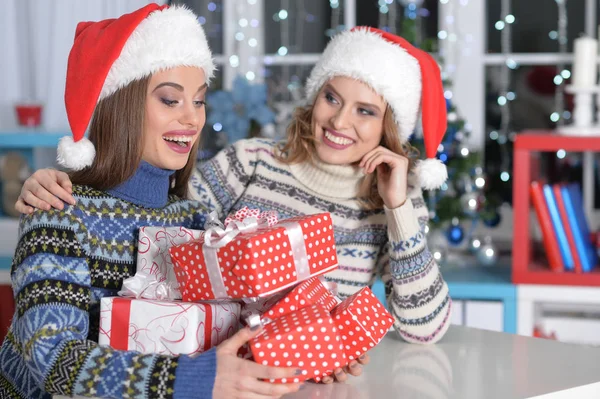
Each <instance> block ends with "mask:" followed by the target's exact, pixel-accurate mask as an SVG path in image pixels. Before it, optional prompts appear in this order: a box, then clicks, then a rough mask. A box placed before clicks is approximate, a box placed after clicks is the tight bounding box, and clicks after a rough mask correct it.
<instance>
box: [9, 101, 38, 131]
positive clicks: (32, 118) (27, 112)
mask: <svg viewBox="0 0 600 399" xmlns="http://www.w3.org/2000/svg"><path fill="white" fill-rule="evenodd" d="M15 110H16V112H17V121H18V122H19V125H21V126H27V127H36V126H40V125H41V124H42V106H41V105H40V104H17V105H15Z"/></svg>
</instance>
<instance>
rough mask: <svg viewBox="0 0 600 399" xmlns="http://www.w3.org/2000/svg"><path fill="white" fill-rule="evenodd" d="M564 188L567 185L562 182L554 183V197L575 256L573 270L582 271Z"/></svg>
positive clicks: (570, 247) (572, 253)
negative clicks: (566, 205)
mask: <svg viewBox="0 0 600 399" xmlns="http://www.w3.org/2000/svg"><path fill="white" fill-rule="evenodd" d="M564 188H565V187H564V186H563V185H562V184H554V185H553V186H552V190H553V191H554V198H555V199H556V206H557V208H558V213H560V220H561V222H562V225H563V227H564V228H565V235H566V236H567V242H568V243H569V249H570V250H571V255H572V256H573V270H574V271H575V273H581V272H582V271H583V269H582V266H581V258H580V256H579V252H578V251H577V245H576V244H575V238H574V236H573V226H572V223H571V220H573V218H572V217H571V218H569V214H568V213H567V209H566V207H565V200H564V194H563V189H564Z"/></svg>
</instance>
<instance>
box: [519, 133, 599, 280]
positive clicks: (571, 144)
mask: <svg viewBox="0 0 600 399" xmlns="http://www.w3.org/2000/svg"><path fill="white" fill-rule="evenodd" d="M561 149H562V150H565V151H571V152H597V151H600V137H587V136H561V135H559V134H557V133H556V132H553V131H543V130H530V131H524V132H522V133H521V134H519V135H518V136H517V138H516V140H515V143H514V158H513V169H514V171H513V220H514V222H513V225H514V228H513V231H514V234H513V259H512V281H513V282H514V283H515V284H550V285H573V286H600V270H599V269H598V268H597V267H596V268H594V269H593V270H592V272H591V273H582V274H576V273H573V272H554V271H552V270H550V268H549V267H548V266H547V264H545V263H544V262H543V261H537V260H534V259H533V257H532V240H531V229H530V225H529V222H530V209H531V208H530V207H531V201H530V195H529V186H530V183H531V181H532V179H535V178H537V177H538V176H537V166H538V165H537V159H536V158H537V157H536V155H537V153H540V152H554V151H558V150H561Z"/></svg>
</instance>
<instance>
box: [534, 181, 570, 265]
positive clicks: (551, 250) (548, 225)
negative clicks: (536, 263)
mask: <svg viewBox="0 0 600 399" xmlns="http://www.w3.org/2000/svg"><path fill="white" fill-rule="evenodd" d="M530 193H531V201H532V202H533V208H534V209H535V213H536V215H537V219H538V222H539V224H540V228H541V230H542V242H543V243H544V249H545V251H546V256H547V257H548V263H549V265H550V269H552V270H553V271H555V272H561V271H563V270H564V267H563V263H562V258H561V256H562V255H561V254H560V250H559V248H558V239H557V238H556V234H555V233H554V227H553V226H552V220H551V219H550V212H549V210H548V206H547V205H546V200H545V199H544V190H543V185H542V184H541V183H539V182H537V181H532V182H531V185H530Z"/></svg>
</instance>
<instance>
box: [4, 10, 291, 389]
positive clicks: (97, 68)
mask: <svg viewBox="0 0 600 399" xmlns="http://www.w3.org/2000/svg"><path fill="white" fill-rule="evenodd" d="M182 38H184V39H185V40H182ZM213 70H214V65H213V61H212V56H211V52H210V49H209V48H208V44H207V42H206V38H205V35H204V32H203V30H202V27H201V25H200V23H199V22H198V20H197V16H196V15H194V14H193V13H192V12H191V11H189V10H187V9H185V8H179V7H172V8H168V7H166V6H158V5H156V4H150V5H148V6H146V7H144V8H142V9H139V10H137V11H135V12H133V13H131V14H127V15H123V16H121V17H120V18H117V19H111V20H104V21H99V22H82V23H80V24H79V25H78V26H77V31H76V33H75V41H74V44H73V48H72V50H71V53H70V55H69V62H68V70H67V82H66V89H65V102H66V108H67V114H68V118H69V123H70V125H71V128H72V133H73V136H72V137H71V136H69V137H65V138H63V139H61V142H60V145H59V150H58V152H59V160H60V162H61V163H62V164H64V165H66V166H68V167H69V168H71V169H73V170H75V172H74V173H73V174H71V179H72V180H73V182H74V183H75V185H74V186H73V195H74V197H75V198H76V199H77V202H76V204H74V205H69V206H66V207H64V208H63V209H62V210H60V211H58V210H38V211H36V212H33V213H31V214H29V215H26V216H24V217H23V218H22V219H21V224H20V238H19V242H18V245H17V249H16V252H15V256H14V260H13V265H12V270H11V277H12V287H13V290H14V294H15V302H16V312H15V315H14V318H13V321H12V324H11V328H10V330H9V332H8V335H7V337H6V339H5V341H4V343H3V345H2V348H1V349H0V397H2V398H28V399H29V398H50V397H51V396H52V395H67V396H73V395H80V396H93V397H103V398H125V397H128V398H209V397H214V398H223V399H230V398H276V397H279V396H281V395H283V394H286V393H289V392H294V391H296V390H297V389H298V388H299V386H298V384H271V383H269V382H266V381H261V379H269V378H289V379H290V380H292V379H293V378H294V376H297V375H299V372H298V371H297V370H295V369H290V368H274V367H267V366H263V365H259V364H256V363H254V362H252V361H250V360H242V359H240V358H238V357H237V351H238V349H239V347H241V346H242V345H243V344H244V343H246V342H247V341H248V340H249V339H251V338H252V337H253V336H255V335H256V334H257V333H258V330H256V331H251V330H249V329H247V328H246V329H243V330H242V331H240V332H238V333H237V334H236V335H234V336H233V337H232V338H230V339H229V340H227V341H225V342H224V343H222V344H221V345H220V346H219V347H218V348H216V349H212V350H209V351H207V352H204V353H202V354H200V355H199V356H196V357H190V356H185V355H181V356H174V357H173V356H164V355H154V354H140V353H138V352H134V351H121V350H114V349H111V348H110V347H105V346H100V345H98V343H97V341H98V333H99V331H98V327H99V326H98V324H99V319H100V316H99V313H100V312H99V310H100V309H99V306H100V304H99V303H100V299H101V298H102V297H105V296H116V294H117V292H118V291H119V290H120V288H121V286H122V281H123V279H124V278H127V277H130V276H132V275H133V274H134V273H135V258H136V245H135V243H136V241H137V238H136V237H137V232H138V229H139V228H140V227H141V226H148V225H155V226H185V227H189V228H200V227H201V224H202V221H201V220H200V219H201V217H200V213H199V209H201V208H202V206H201V205H200V204H199V203H197V202H195V201H191V200H184V199H181V197H183V196H185V194H186V191H187V182H188V180H189V176H190V174H191V172H192V170H194V159H195V156H191V154H195V152H196V150H197V147H198V138H199V135H200V131H201V129H202V127H203V126H204V123H205V119H206V115H205V107H204V105H205V101H204V100H205V94H206V89H207V85H208V82H209V79H210V78H211V77H212V74H213ZM90 118H91V123H90V134H89V139H88V138H85V137H84V132H85V130H86V128H87V126H88V123H89V122H90Z"/></svg>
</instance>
